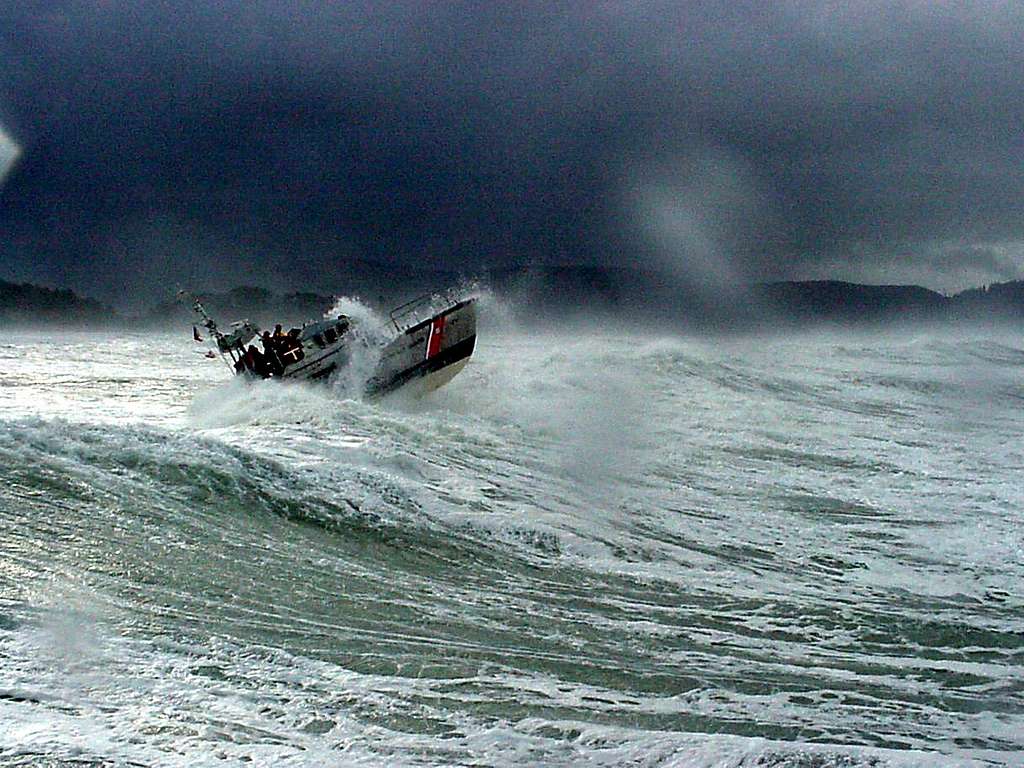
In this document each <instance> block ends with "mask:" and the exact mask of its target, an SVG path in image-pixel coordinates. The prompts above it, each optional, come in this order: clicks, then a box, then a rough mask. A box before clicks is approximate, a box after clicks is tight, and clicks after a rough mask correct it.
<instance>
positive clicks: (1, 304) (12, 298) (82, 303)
mask: <svg viewBox="0 0 1024 768" xmlns="http://www.w3.org/2000/svg"><path fill="white" fill-rule="evenodd" d="M117 319H118V317H117V315H116V314H115V313H114V311H113V310H112V309H110V307H107V306H104V305H103V304H100V303H99V302H98V301H94V300H93V299H86V298H82V297H81V296H77V295H75V294H74V293H72V292H71V291H69V290H51V289H50V288H41V287H39V286H37V285H30V284H28V283H23V284H21V285H18V284H15V283H8V282H5V281H3V280H0V323H4V324H7V325H34V324H38V323H47V324H52V323H60V324H62V325H101V324H102V325H105V324H109V323H113V322H115V321H117Z"/></svg>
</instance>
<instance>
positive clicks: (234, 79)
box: [0, 0, 1024, 296]
mask: <svg viewBox="0 0 1024 768" xmlns="http://www.w3.org/2000/svg"><path fill="white" fill-rule="evenodd" d="M1022 29H1024V11H1022V10H1020V9H1019V6H1018V5H1016V4H1009V3H1006V4H997V3H956V4H953V3H909V2H908V3H885V4H883V3H859V4H852V5H851V6H850V7H849V8H847V7H846V5H845V4H843V5H840V4H826V3H811V2H803V3H800V2H788V3H775V4H762V3H742V2H741V3H735V2H734V3H724V2H714V3H711V2H705V3H699V2H697V3H679V2H674V3H667V2H653V1H652V2H631V3H552V2H537V3H514V4H513V3H447V4H427V3H398V2H395V3H369V2H350V3H345V4H336V5H326V4H318V3H305V2H299V0H275V1H274V2H271V1H270V0H265V1H264V2H245V3H243V2H214V1H213V0H205V1H200V0H184V1H183V2H175V3H171V2H166V3H164V2H132V3H129V2H124V1H123V0H112V1H111V2H99V1H98V0H97V1H96V2H72V3H63V4H62V3H54V2H47V3H34V4H31V3H30V4H17V5H14V4H11V6H9V7H8V8H7V9H6V10H3V11H0V30H2V33H0V34H2V35H3V38H2V42H0V48H2V52H3V53H4V55H5V60H6V61H7V62H9V64H8V65H7V66H6V67H5V69H4V70H3V73H2V74H0V122H2V123H3V125H5V126H6V127H7V130H8V132H9V133H11V134H12V135H13V136H14V137H15V139H16V140H17V141H18V143H19V144H20V145H21V146H22V148H23V149H24V153H23V155H22V157H21V160H20V162H19V163H18V165H17V166H16V168H15V171H14V172H13V173H12V174H11V175H10V177H9V178H8V180H7V186H6V187H5V189H4V190H3V191H2V192H0V226H2V228H3V230H4V231H5V233H6V234H5V235H4V236H3V242H0V259H3V262H2V263H0V272H2V273H6V274H0V277H4V276H12V277H21V278H32V279H45V280H50V281H53V282H60V283H67V284H72V285H74V286H76V287H79V288H85V289H88V290H91V291H93V292H95V293H100V294H102V295H107V296H111V295H115V294H116V293H117V292H120V291H122V290H124V288H125V287H130V288H131V289H133V290H144V291H145V290H152V289H151V288H150V289H147V286H159V287H160V288H161V289H162V288H163V287H164V286H165V284H167V283H178V282H193V281H204V280H208V279H216V280H219V281H221V282H224V283H234V282H238V281H239V280H240V278H241V277H245V278H247V279H251V280H255V281H277V282H280V281H283V282H285V283H287V284H288V287H299V286H310V287H325V288H337V287H340V286H341V285H342V284H343V282H344V275H345V264H346V263H347V262H348V261H349V260H351V259H358V258H369V259H384V260H393V261H396V262H418V263H423V264H433V265H438V266H446V267H448V268H452V269H467V270H471V269H474V268H476V267H478V266H483V265H499V266H500V265H507V264H515V263H526V262H536V261H542V262H551V263H566V262H584V263H604V264H624V265H631V266H643V267H646V268H652V267H653V268H657V269H661V270H663V271H665V272H667V273H669V274H671V275H673V276H674V277H675V278H677V279H679V280H681V281H686V282H690V283H700V284H706V285H709V286H712V287H714V288H716V289H717V288H719V287H721V285H723V284H728V283H731V282H734V281H741V280H750V279H766V278H780V277H803V276H822V275H821V274H820V273H821V272H822V271H823V270H826V269H827V270H831V272H833V273H835V274H837V275H838V276H844V277H849V278H854V279H856V278H858V277H860V278H863V279H875V280H882V281H884V280H886V279H887V278H888V277H889V276H899V275H904V274H907V275H914V276H918V277H919V278H920V279H921V280H923V281H925V282H929V281H931V282H932V283H934V284H936V285H937V286H940V287H946V286H947V285H952V284H953V283H955V282H956V281H957V280H961V281H962V280H967V279H968V277H969V279H972V280H974V279H982V280H984V279H995V278H998V277H1007V276H1016V275H1019V274H1020V270H1021V265H1022V263H1024V260H1022V258H1021V256H1022V253H1021V251H1022V249H1021V248H1020V247H1019V246H1018V245H1017V243H1018V242H1021V241H1024V236H1022V233H1021V231H1020V228H1021V226H1022V223H1021V222H1024V217H1022V216H1021V214H1022V213H1024V210H1022V209H1024V193H1022V191H1024V159H1022V158H1024V153H1022V150H1024V146H1022V144H1024V140H1022V134H1021V130H1020V126H1021V124H1022V118H1024V98H1022V97H1024V77H1021V74H1022V73H1024V49H1021V47H1020V45H1019V35H1020V32H1021V30H1022ZM983 253H984V254H988V255H989V257H990V262H989V264H988V266H985V261H984V259H979V258H978V254H983Z"/></svg>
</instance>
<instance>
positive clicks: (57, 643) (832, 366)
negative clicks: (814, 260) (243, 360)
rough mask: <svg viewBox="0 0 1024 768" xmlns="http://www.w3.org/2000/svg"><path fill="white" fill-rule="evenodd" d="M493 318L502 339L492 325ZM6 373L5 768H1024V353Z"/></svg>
mask: <svg viewBox="0 0 1024 768" xmlns="http://www.w3.org/2000/svg"><path fill="white" fill-rule="evenodd" d="M485 309H486V308H485ZM484 320H485V321H484V323H483V328H482V330H481V335H480V340H479V344H478V348H477V353H476V355H475V356H474V358H473V360H472V363H471V365H470V366H469V367H468V368H467V369H466V370H465V371H464V372H463V373H462V374H460V375H459V376H458V377H457V378H456V379H455V380H454V381H453V382H452V383H451V384H450V385H448V386H447V387H445V388H444V389H442V390H439V391H437V392H435V393H433V394H431V395H429V396H427V397H425V398H422V399H419V400H412V399H404V398H403V397H401V396H399V397H395V398H391V399H389V400H384V401H382V402H375V403H370V402H364V401H362V400H360V399H358V398H353V397H350V396H348V395H347V393H346V391H345V390H344V389H339V388H333V389H332V388H330V387H326V386H320V387H316V386H305V385H283V386H282V385H280V384H277V383H274V382H260V383H255V384H249V385H247V384H244V383H241V382H237V381H233V380H231V377H230V372H229V371H228V370H227V369H226V368H225V367H224V366H223V364H222V363H221V362H220V361H216V360H214V361H210V360H207V359H205V358H203V357H202V356H201V355H200V352H201V351H203V349H204V348H203V347H200V346H198V345H194V344H193V343H192V341H191V340H190V339H189V338H188V336H189V333H188V329H183V330H184V332H183V333H181V334H179V335H171V334H142V333H128V332H125V333H115V334H109V333H107V334H98V333H96V334H90V333H85V332H75V333H54V332H52V331H49V332H47V331H34V332H13V333H10V332H5V333H4V334H3V338H2V339H0V765H5V766H30V765H32V766H34V765H46V766H225V765H259V766H263V765H266V766H270V765H274V766H278V765H281V766H325V765H337V766H350V765H360V766H361V765H365V766H521V765H544V766H737V767H738V766H780V767H781V766H796V767H799V768H811V767H816V768H825V767H827V766H842V767H843V768H847V767H852V766H934V765H957V766H959V765H990V764H995V765H1003V764H1009V765H1021V764H1024V549H1022V548H1024V527H1022V522H1024V490H1022V489H1024V481H1022V470H1024V447H1022V446H1024V442H1022V439H1021V437H1022V433H1024V338H1021V337H1015V336H1014V335H1013V334H1010V333H1008V332H1001V331H993V330H964V329H960V330H951V329H944V330H925V329H922V330H917V331H914V330H904V331H902V332H899V333H889V334H873V333H861V334H853V333H838V332H837V333H820V334H802V335H794V336H789V337H766V336H761V337H757V338H747V339H742V338H732V339H726V340H722V339H719V340H714V341H711V340H699V339H690V338H686V337H684V336H672V335H670V334H665V335H662V336H652V335H650V334H641V333H628V332H619V331H612V330H610V329H602V328H600V327H597V326H596V325H595V326H594V327H590V328H588V327H586V326H581V327H578V328H574V329H571V330H569V329H566V330H564V331H561V332H555V331H545V332H540V331H527V330H523V329H517V328H515V327H513V326H512V325H511V324H509V323H507V322H495V323H491V324H490V326H488V323H487V322H486V318H485V319H484Z"/></svg>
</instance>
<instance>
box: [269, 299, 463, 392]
mask: <svg viewBox="0 0 1024 768" xmlns="http://www.w3.org/2000/svg"><path fill="white" fill-rule="evenodd" d="M317 337H318V338H317V343H313V341H312V340H310V339H304V341H303V348H304V357H303V359H302V360H301V361H300V362H297V363H294V364H292V365H289V366H286V367H285V369H284V372H283V373H282V374H281V377H280V378H282V379H289V380H299V381H316V380H325V379H328V378H329V377H330V376H331V374H333V373H334V372H336V371H338V370H341V369H343V368H344V367H345V366H347V365H348V364H349V362H350V360H351V345H352V344H355V343H359V342H358V341H354V340H353V338H352V336H351V334H344V333H343V334H340V335H339V336H338V338H337V339H336V340H333V341H330V342H328V343H323V334H317ZM475 347H476V306H475V301H474V300H473V299H467V300H465V301H460V302H457V303H455V304H452V305H451V306H449V307H447V308H445V309H444V310H442V311H440V312H437V313H435V314H432V315H431V316H430V317H428V318H426V319H424V320H422V321H420V322H417V323H415V324H414V325H412V326H411V327H409V328H406V329H405V330H403V331H401V332H399V334H398V335H397V336H396V337H395V338H394V339H392V340H391V341H390V342H388V343H387V345H386V346H385V347H384V348H383V349H382V351H381V355H380V360H379V362H378V363H377V366H376V368H375V370H374V372H373V375H372V376H371V377H370V379H369V381H368V382H367V383H366V394H367V395H368V396H371V397H377V396H381V395H385V394H388V393H389V392H393V391H395V390H397V389H399V388H402V387H405V386H407V385H409V386H412V385H414V384H415V389H416V390H419V391H422V392H427V391H430V390H432V389H437V388H438V387H440V386H443V385H444V384H447V383H448V382H449V381H451V379H452V378H453V377H454V376H455V375H456V374H458V373H459V372H460V371H461V370H462V369H463V368H464V367H465V366H466V363H467V362H468V361H469V358H470V356H471V355H472V354H473V350H474V349H475Z"/></svg>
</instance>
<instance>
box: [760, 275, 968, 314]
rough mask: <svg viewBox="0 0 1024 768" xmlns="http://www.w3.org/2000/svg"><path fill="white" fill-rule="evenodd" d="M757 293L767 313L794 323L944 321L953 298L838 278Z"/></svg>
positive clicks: (767, 287) (781, 284)
mask: <svg viewBox="0 0 1024 768" xmlns="http://www.w3.org/2000/svg"><path fill="white" fill-rule="evenodd" d="M755 295H756V296H757V297H758V298H759V299H760V300H761V302H762V303H763V304H764V307H765V309H766V310H767V313H768V314H769V315H771V316H774V317H776V318H781V319H783V320H787V321H790V322H794V323H800V324H803V323H807V322H820V321H829V322H841V323H863V322H872V323H875V322H880V321H887V320H895V319H900V320H940V319H943V318H944V317H945V316H946V315H947V313H948V310H949V299H948V298H947V297H945V296H943V295H942V294H941V293H936V292H935V291H929V290H928V289H927V288H921V287H920V286H917V285H861V284H859V283H845V282H840V281H838V280H811V281H804V282H777V283H763V284H761V285H758V286H757V287H756V290H755Z"/></svg>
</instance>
